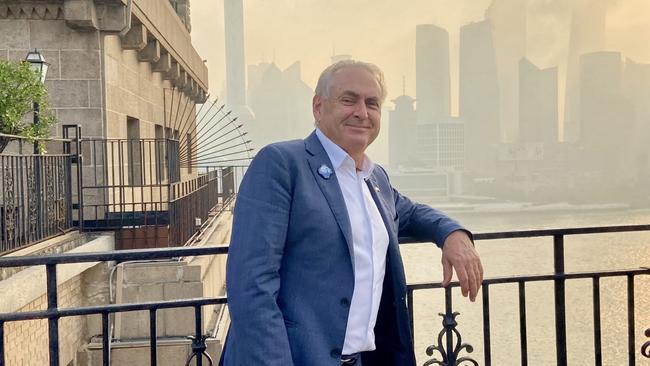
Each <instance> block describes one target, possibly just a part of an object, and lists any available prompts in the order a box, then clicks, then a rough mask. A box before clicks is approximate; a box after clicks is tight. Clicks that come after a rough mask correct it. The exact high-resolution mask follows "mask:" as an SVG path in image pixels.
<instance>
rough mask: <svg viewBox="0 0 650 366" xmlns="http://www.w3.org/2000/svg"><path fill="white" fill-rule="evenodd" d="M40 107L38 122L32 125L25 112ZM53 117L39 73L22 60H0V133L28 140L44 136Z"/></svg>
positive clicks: (47, 132) (47, 134) (53, 119)
mask: <svg viewBox="0 0 650 366" xmlns="http://www.w3.org/2000/svg"><path fill="white" fill-rule="evenodd" d="M34 103H38V104H39V106H40V113H39V117H40V121H39V123H38V124H36V125H34V124H32V121H31V120H26V118H25V115H27V114H28V113H30V112H32V111H33V106H34ZM54 123H56V119H55V117H54V115H53V114H52V111H51V110H50V108H49V102H48V95H47V89H46V88H45V86H44V85H43V84H42V83H41V81H40V75H38V73H37V72H36V71H35V70H34V69H33V68H31V67H30V65H29V63H28V62H26V61H22V62H11V61H2V60H0V133H4V134H10V135H18V136H23V137H26V138H28V139H30V140H31V139H34V138H38V137H48V136H49V134H50V126H51V125H52V124H54Z"/></svg>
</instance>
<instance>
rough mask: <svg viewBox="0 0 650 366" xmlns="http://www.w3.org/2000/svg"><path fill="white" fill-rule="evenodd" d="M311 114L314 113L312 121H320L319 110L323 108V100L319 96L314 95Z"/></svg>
mask: <svg viewBox="0 0 650 366" xmlns="http://www.w3.org/2000/svg"><path fill="white" fill-rule="evenodd" d="M311 107H312V113H314V121H320V116H321V108H322V107H323V98H321V96H320V95H314V98H313V99H312V101H311Z"/></svg>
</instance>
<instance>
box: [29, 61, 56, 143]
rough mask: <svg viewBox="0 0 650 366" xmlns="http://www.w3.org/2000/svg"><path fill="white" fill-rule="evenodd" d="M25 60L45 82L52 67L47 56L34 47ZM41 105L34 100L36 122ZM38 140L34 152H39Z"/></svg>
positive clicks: (36, 121)
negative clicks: (47, 60)
mask: <svg viewBox="0 0 650 366" xmlns="http://www.w3.org/2000/svg"><path fill="white" fill-rule="evenodd" d="M25 61H27V62H29V64H30V66H31V67H32V69H34V70H35V71H36V72H37V73H38V75H40V77H41V78H40V80H41V83H45V77H47V70H48V69H49V67H50V64H49V63H47V62H45V57H43V55H41V53H40V52H38V50H37V49H34V51H29V53H28V54H27V57H25ZM39 114H40V106H39V105H38V103H36V102H34V122H33V123H34V124H35V125H36V124H38V122H39V121H40V116H39ZM38 153H39V150H38V142H34V154H38Z"/></svg>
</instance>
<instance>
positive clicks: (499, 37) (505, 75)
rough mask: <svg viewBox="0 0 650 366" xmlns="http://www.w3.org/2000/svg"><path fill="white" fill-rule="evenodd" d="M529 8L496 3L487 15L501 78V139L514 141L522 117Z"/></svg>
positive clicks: (520, 0) (512, 1)
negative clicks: (522, 70) (522, 75)
mask: <svg viewBox="0 0 650 366" xmlns="http://www.w3.org/2000/svg"><path fill="white" fill-rule="evenodd" d="M526 5H527V1H524V0H493V1H492V3H491V4H490V6H489V7H488V8H487V10H486V12H485V18H486V19H487V20H489V22H490V24H491V26H492V40H493V42H494V52H495V58H496V69H497V75H498V79H499V114H500V123H501V137H502V138H503V139H504V140H505V141H513V140H515V139H516V136H517V133H516V131H517V125H518V123H517V121H518V117H519V113H518V111H517V110H518V108H519V102H518V98H519V92H518V88H519V81H518V78H519V72H518V66H519V60H521V58H522V57H525V56H526Z"/></svg>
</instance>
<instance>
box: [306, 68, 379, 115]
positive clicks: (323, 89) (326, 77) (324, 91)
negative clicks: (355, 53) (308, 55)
mask: <svg viewBox="0 0 650 366" xmlns="http://www.w3.org/2000/svg"><path fill="white" fill-rule="evenodd" d="M346 67H361V68H363V69H365V70H367V71H368V72H369V73H370V74H372V76H373V77H374V78H375V80H376V81H377V84H378V85H379V97H380V101H381V103H382V104H383V103H384V100H385V99H386V94H387V92H386V84H385V82H384V73H383V72H382V71H381V69H380V68H379V67H378V66H377V65H375V64H372V63H369V62H363V61H357V60H341V61H338V62H335V63H333V64H331V65H329V66H328V67H327V68H326V69H325V70H323V72H322V73H321V74H320V77H319V78H318V83H317V84H316V90H315V94H316V95H318V96H319V97H324V98H327V97H329V96H330V83H331V81H332V76H333V75H334V73H336V72H337V71H339V70H341V69H343V68H346Z"/></svg>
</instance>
